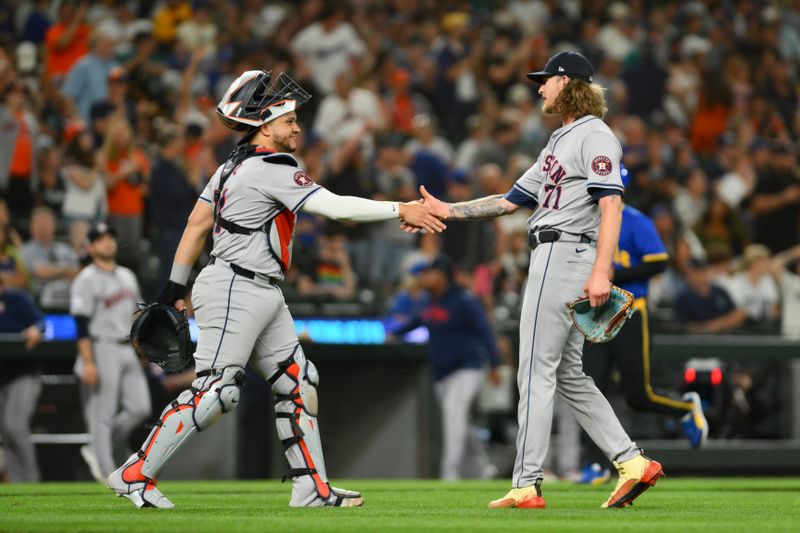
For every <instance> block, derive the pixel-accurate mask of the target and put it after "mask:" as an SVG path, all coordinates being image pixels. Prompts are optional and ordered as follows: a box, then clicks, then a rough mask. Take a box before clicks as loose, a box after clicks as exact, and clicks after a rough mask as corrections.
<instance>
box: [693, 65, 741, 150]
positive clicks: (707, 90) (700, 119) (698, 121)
mask: <svg viewBox="0 0 800 533" xmlns="http://www.w3.org/2000/svg"><path fill="white" fill-rule="evenodd" d="M732 101H733V98H732V96H731V90H730V88H729V87H728V85H726V84H725V82H724V80H723V79H722V77H721V76H720V75H719V73H718V72H708V73H707V74H706V75H705V76H704V79H703V81H702V90H701V92H700V99H699V101H698V103H697V109H696V110H695V113H694V116H693V117H692V122H691V125H690V127H689V143H690V144H691V145H692V148H693V149H694V150H695V152H697V153H698V154H699V155H701V156H712V155H714V153H715V152H716V150H717V140H718V139H719V137H720V135H722V133H724V132H725V129H726V128H727V126H728V117H729V116H730V112H731V105H732Z"/></svg>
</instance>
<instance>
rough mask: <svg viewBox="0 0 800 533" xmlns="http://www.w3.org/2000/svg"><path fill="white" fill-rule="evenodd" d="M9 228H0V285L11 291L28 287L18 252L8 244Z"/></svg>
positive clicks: (25, 270)
mask: <svg viewBox="0 0 800 533" xmlns="http://www.w3.org/2000/svg"><path fill="white" fill-rule="evenodd" d="M8 233H9V228H4V227H0V285H2V286H4V287H8V288H11V289H26V288H27V287H28V283H29V281H30V280H29V279H28V270H27V269H26V268H25V263H24V262H23V261H22V256H21V255H20V252H19V250H18V249H17V247H16V246H14V244H13V243H11V242H9V238H8V237H9V235H8Z"/></svg>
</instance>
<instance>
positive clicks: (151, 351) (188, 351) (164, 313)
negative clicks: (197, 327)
mask: <svg viewBox="0 0 800 533" xmlns="http://www.w3.org/2000/svg"><path fill="white" fill-rule="evenodd" d="M135 316H136V320H134V322H133V325H132V326H131V346H133V349H134V350H135V351H136V353H137V354H138V355H139V356H141V357H143V358H145V359H147V360H148V361H150V362H151V363H155V364H157V365H158V366H160V367H161V368H163V369H164V371H165V372H167V373H175V372H180V371H182V370H183V369H185V368H186V367H187V366H188V365H189V362H190V361H191V360H192V339H191V336H190V335H189V321H188V320H187V319H186V313H185V312H184V311H178V310H176V309H175V308H174V307H173V306H171V305H166V304H163V303H158V302H156V303H151V304H147V305H145V304H139V310H138V311H137V312H136V314H135Z"/></svg>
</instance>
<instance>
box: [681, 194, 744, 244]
mask: <svg viewBox="0 0 800 533" xmlns="http://www.w3.org/2000/svg"><path fill="white" fill-rule="evenodd" d="M693 229H694V233H695V235H697V238H698V239H700V242H701V243H703V247H704V248H705V249H706V251H708V250H709V246H710V245H712V244H713V243H722V244H725V245H726V246H727V247H728V248H729V249H731V250H732V251H733V252H734V253H736V254H740V253H742V251H743V250H744V247H745V246H746V245H747V244H748V243H749V240H750V239H749V237H748V235H747V227H746V226H745V223H744V221H743V220H742V217H741V215H740V214H739V212H738V211H734V210H733V209H731V208H730V207H729V206H728V204H727V203H725V201H723V200H722V199H721V198H719V197H715V198H713V199H712V200H711V203H710V204H709V206H708V208H707V209H706V210H705V213H703V215H702V218H701V220H700V222H698V223H697V224H696V225H695V227H694V228H693Z"/></svg>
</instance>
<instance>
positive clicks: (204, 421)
mask: <svg viewBox="0 0 800 533" xmlns="http://www.w3.org/2000/svg"><path fill="white" fill-rule="evenodd" d="M244 382H245V374H244V369H243V368H242V367H240V366H234V365H232V366H227V367H225V368H223V369H219V370H216V369H215V370H212V371H211V372H209V374H208V375H206V376H203V377H199V378H197V379H195V380H194V382H192V387H191V388H189V389H187V390H185V391H183V392H182V393H180V394H179V395H178V398H177V399H175V400H174V401H173V402H172V403H171V404H169V405H168V406H167V407H166V408H165V409H164V411H163V412H162V413H161V418H160V420H159V421H158V422H157V423H156V426H155V427H154V428H153V430H152V431H151V432H150V435H149V436H148V437H147V440H146V441H145V442H144V445H143V446H142V449H141V450H139V451H138V452H136V453H135V454H134V455H133V456H132V457H131V458H130V459H129V460H128V461H127V462H126V463H125V464H124V465H123V466H122V467H120V468H119V469H118V470H116V471H115V472H113V473H112V474H111V475H110V476H109V477H108V486H109V487H110V488H111V489H113V490H114V492H116V493H117V495H119V496H125V497H127V498H128V499H130V500H131V501H133V502H134V504H136V505H137V507H143V506H147V505H139V504H138V503H137V500H142V501H143V502H144V503H145V504H147V503H149V502H147V500H146V498H143V496H145V494H146V492H145V491H146V490H152V489H154V488H155V478H156V476H158V474H159V472H161V470H162V469H163V468H164V465H166V463H167V461H168V460H169V458H170V457H172V455H173V454H174V453H175V452H177V451H178V449H180V447H181V446H182V445H183V444H184V443H185V442H186V440H187V439H189V437H191V436H192V435H193V434H194V433H195V431H202V430H204V429H207V428H209V427H211V425H212V424H214V422H216V421H217V420H218V419H219V418H220V417H221V416H222V415H223V414H224V413H228V412H230V411H232V410H233V409H235V408H236V405H237V404H238V402H239V391H240V389H241V387H242V385H244ZM137 494H138V495H139V496H142V497H138V496H136V495H137ZM134 498H136V499H134Z"/></svg>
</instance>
